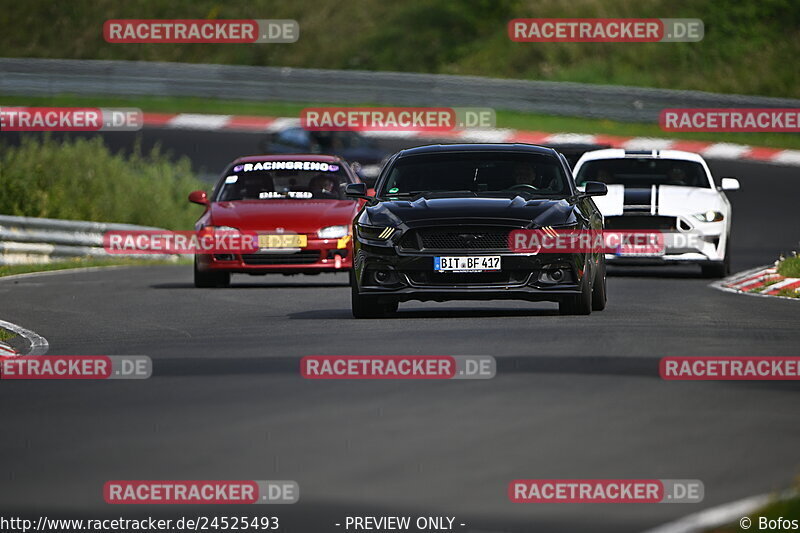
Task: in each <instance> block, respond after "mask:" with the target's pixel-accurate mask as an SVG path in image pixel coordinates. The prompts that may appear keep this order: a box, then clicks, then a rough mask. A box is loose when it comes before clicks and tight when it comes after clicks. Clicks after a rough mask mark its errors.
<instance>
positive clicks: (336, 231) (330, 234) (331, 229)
mask: <svg viewBox="0 0 800 533" xmlns="http://www.w3.org/2000/svg"><path fill="white" fill-rule="evenodd" d="M349 231H350V228H349V227H348V226H328V227H326V228H322V229H321V230H319V231H318V232H317V235H318V236H319V238H320V239H341V238H342V237H345V236H347V233H348V232H349Z"/></svg>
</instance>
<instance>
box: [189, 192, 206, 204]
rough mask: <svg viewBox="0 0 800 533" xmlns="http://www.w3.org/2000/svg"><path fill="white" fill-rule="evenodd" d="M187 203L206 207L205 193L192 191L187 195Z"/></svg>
mask: <svg viewBox="0 0 800 533" xmlns="http://www.w3.org/2000/svg"><path fill="white" fill-rule="evenodd" d="M189 201H190V202H192V203H195V204H200V205H208V196H207V195H206V191H192V192H190V193H189Z"/></svg>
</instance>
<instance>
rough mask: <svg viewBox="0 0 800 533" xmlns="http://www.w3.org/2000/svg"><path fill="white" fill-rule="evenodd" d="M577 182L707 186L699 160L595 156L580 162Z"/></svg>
mask: <svg viewBox="0 0 800 533" xmlns="http://www.w3.org/2000/svg"><path fill="white" fill-rule="evenodd" d="M575 181H576V182H577V184H578V185H579V186H580V185H583V184H584V183H585V182H587V181H600V182H602V183H605V184H607V185H625V186H626V187H631V188H645V189H646V188H650V187H651V186H653V185H678V186H682V187H704V188H706V189H708V188H710V187H711V185H709V183H708V177H707V176H706V171H705V169H704V168H703V166H702V165H701V164H700V163H695V162H694V161H683V160H680V159H651V158H641V159H634V158H625V159H598V160H596V161H587V162H586V164H584V165H581V168H580V170H579V171H578V175H577V176H575Z"/></svg>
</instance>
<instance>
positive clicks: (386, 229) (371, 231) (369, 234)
mask: <svg viewBox="0 0 800 533" xmlns="http://www.w3.org/2000/svg"><path fill="white" fill-rule="evenodd" d="M356 229H357V230H358V236H359V237H363V238H365V239H371V240H373V241H385V240H387V239H389V237H391V236H392V235H394V232H395V231H396V230H395V228H392V227H391V226H366V225H364V224H358V225H357V226H356Z"/></svg>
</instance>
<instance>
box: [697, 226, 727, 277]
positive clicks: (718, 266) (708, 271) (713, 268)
mask: <svg viewBox="0 0 800 533" xmlns="http://www.w3.org/2000/svg"><path fill="white" fill-rule="evenodd" d="M700 270H701V271H702V272H703V277H704V278H724V277H725V276H730V274H731V237H730V235H729V236H728V241H727V243H726V244H725V258H724V259H723V260H722V262H721V263H711V264H708V265H700Z"/></svg>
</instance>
